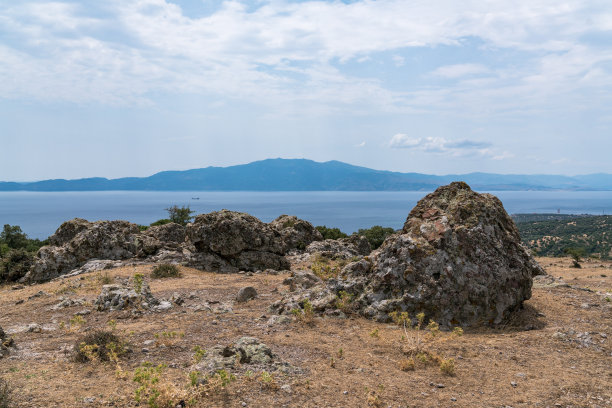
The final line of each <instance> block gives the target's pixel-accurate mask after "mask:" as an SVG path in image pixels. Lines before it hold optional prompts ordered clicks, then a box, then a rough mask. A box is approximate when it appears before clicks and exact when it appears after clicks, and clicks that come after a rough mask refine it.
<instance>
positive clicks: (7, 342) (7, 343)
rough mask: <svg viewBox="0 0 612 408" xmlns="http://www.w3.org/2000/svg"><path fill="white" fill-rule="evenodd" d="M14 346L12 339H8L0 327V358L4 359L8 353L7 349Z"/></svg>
mask: <svg viewBox="0 0 612 408" xmlns="http://www.w3.org/2000/svg"><path fill="white" fill-rule="evenodd" d="M14 345H15V343H14V341H13V338H12V337H8V336H7V335H6V333H5V332H4V330H2V327H0V358H2V357H4V356H5V355H7V354H8V352H9V347H13V346H14Z"/></svg>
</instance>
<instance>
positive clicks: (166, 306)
mask: <svg viewBox="0 0 612 408" xmlns="http://www.w3.org/2000/svg"><path fill="white" fill-rule="evenodd" d="M171 308H172V303H170V302H167V301H165V300H162V301H161V302H159V305H158V306H156V307H155V310H158V311H160V312H163V311H166V310H168V309H171Z"/></svg>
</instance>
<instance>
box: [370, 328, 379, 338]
mask: <svg viewBox="0 0 612 408" xmlns="http://www.w3.org/2000/svg"><path fill="white" fill-rule="evenodd" d="M370 336H371V337H374V338H379V337H380V334H379V332H378V329H374V330H372V331H371V332H370Z"/></svg>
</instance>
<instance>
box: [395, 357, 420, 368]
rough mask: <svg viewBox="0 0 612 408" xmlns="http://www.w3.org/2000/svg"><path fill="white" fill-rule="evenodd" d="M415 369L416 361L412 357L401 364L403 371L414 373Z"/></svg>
mask: <svg viewBox="0 0 612 408" xmlns="http://www.w3.org/2000/svg"><path fill="white" fill-rule="evenodd" d="M415 367H416V361H414V358H412V357H410V358H405V359H403V360H400V362H399V369H400V370H402V371H414V369H415Z"/></svg>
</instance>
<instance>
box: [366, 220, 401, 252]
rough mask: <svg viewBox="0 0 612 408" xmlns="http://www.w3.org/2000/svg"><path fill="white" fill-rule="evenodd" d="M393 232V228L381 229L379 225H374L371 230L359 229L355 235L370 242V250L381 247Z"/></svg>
mask: <svg viewBox="0 0 612 408" xmlns="http://www.w3.org/2000/svg"><path fill="white" fill-rule="evenodd" d="M394 232H395V230H394V229H393V228H386V227H381V226H380V225H375V226H373V227H372V228H368V229H360V230H359V231H357V232H356V234H357V235H363V236H364V237H366V238H367V240H368V241H369V242H370V246H371V247H372V249H373V250H374V249H376V248H378V247H379V246H381V245H382V243H383V242H384V241H385V238H387V237H388V236H389V235H391V234H393V233H394Z"/></svg>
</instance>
